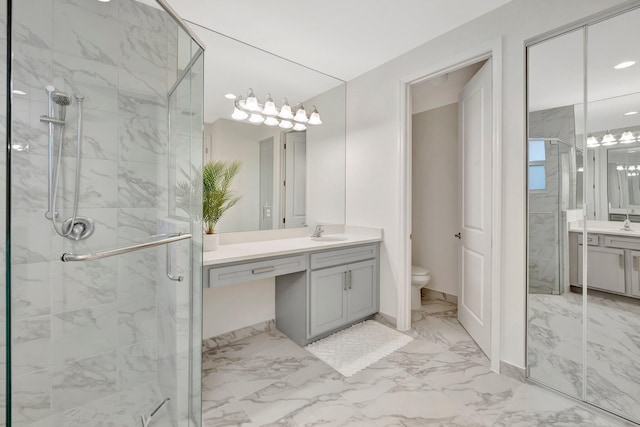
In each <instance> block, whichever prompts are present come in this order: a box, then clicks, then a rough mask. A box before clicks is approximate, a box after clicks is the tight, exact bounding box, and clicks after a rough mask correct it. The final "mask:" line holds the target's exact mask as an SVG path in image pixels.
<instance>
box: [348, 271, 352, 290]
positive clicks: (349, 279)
mask: <svg viewBox="0 0 640 427" xmlns="http://www.w3.org/2000/svg"><path fill="white" fill-rule="evenodd" d="M347 279H348V280H347V282H349V289H351V270H349V275H348V276H347Z"/></svg>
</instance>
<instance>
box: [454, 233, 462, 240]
mask: <svg viewBox="0 0 640 427" xmlns="http://www.w3.org/2000/svg"><path fill="white" fill-rule="evenodd" d="M454 237H457V238H458V239H462V235H461V234H460V233H457V234H454Z"/></svg>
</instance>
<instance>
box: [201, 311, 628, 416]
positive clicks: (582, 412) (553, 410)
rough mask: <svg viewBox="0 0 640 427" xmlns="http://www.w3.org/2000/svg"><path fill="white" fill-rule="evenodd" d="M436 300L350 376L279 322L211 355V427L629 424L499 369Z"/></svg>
mask: <svg viewBox="0 0 640 427" xmlns="http://www.w3.org/2000/svg"><path fill="white" fill-rule="evenodd" d="M456 315H457V313H456V306H455V305H454V304H451V303H448V302H445V301H428V302H425V303H423V306H422V308H421V310H417V311H414V312H413V313H412V317H413V318H412V329H411V330H410V331H409V332H408V333H409V334H410V335H412V336H413V337H414V341H412V342H411V343H410V344H408V345H407V346H405V347H403V348H401V349H400V350H398V351H396V352H395V353H393V354H391V355H389V356H387V357H385V358H384V359H382V360H380V361H378V362H376V363H375V364H373V365H371V366H370V367H368V368H367V369H365V370H363V371H361V372H359V373H357V374H355V375H354V376H352V377H350V378H344V377H343V376H342V375H341V374H339V373H338V372H336V371H334V370H333V369H332V368H330V367H329V366H327V365H325V364H324V363H323V362H321V361H320V360H318V359H316V358H315V357H314V356H313V355H312V354H310V353H308V352H306V351H305V350H304V349H303V348H300V347H298V346H297V345H296V344H294V343H293V342H292V341H290V340H289V339H288V338H287V337H285V336H284V335H283V334H281V333H280V332H279V331H277V330H271V331H267V332H262V333H260V334H258V335H254V336H252V337H249V338H245V339H243V340H240V341H237V342H234V343H232V344H229V345H227V346H223V347H219V348H215V349H209V350H207V351H205V353H204V355H203V394H202V398H203V426H205V427H214V426H262V425H272V426H307V425H322V426H371V427H381V426H509V427H511V426H603V427H604V426H623V425H627V424H625V423H622V422H620V421H618V420H616V419H613V418H609V417H606V416H603V415H601V414H599V413H596V412H591V411H590V410H588V409H586V408H585V407H584V406H583V405H580V404H577V403H575V402H574V401H572V400H569V399H566V398H564V397H562V396H561V395H559V394H556V393H553V392H550V391H548V390H545V389H542V388H540V387H537V386H534V385H528V384H523V383H521V382H518V381H516V380H514V379H512V378H509V377H506V376H503V375H499V374H496V373H494V372H491V370H490V369H489V361H488V360H487V358H486V357H485V356H484V354H483V353H482V352H481V351H480V349H479V348H478V347H477V346H476V344H475V343H474V342H473V341H472V340H471V338H470V337H469V335H468V334H467V333H466V331H465V330H464V328H463V327H462V326H461V325H460V323H459V322H458V321H457V316H456Z"/></svg>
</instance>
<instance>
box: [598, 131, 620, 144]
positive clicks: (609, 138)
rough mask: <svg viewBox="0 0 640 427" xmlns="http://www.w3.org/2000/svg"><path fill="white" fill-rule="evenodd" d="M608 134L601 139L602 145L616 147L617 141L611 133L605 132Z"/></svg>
mask: <svg viewBox="0 0 640 427" xmlns="http://www.w3.org/2000/svg"><path fill="white" fill-rule="evenodd" d="M607 132H608V133H607V134H606V135H605V136H603V137H602V145H616V144H617V143H618V140H617V139H616V137H615V136H613V134H612V133H611V131H607Z"/></svg>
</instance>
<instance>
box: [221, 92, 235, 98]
mask: <svg viewBox="0 0 640 427" xmlns="http://www.w3.org/2000/svg"><path fill="white" fill-rule="evenodd" d="M224 97H225V98H227V99H236V96H235V95H234V94H232V93H225V94H224Z"/></svg>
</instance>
